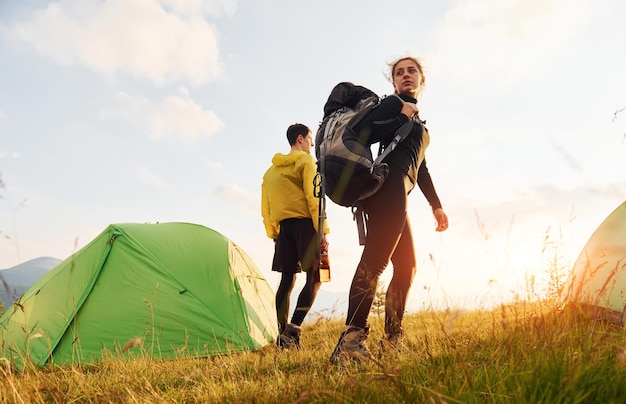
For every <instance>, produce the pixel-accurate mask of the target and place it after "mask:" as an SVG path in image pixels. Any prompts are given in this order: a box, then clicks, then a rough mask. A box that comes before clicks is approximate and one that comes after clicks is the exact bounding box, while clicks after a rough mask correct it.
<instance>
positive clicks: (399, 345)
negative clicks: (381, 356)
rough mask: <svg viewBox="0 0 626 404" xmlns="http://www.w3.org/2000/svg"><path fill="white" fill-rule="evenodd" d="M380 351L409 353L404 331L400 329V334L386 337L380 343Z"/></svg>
mask: <svg viewBox="0 0 626 404" xmlns="http://www.w3.org/2000/svg"><path fill="white" fill-rule="evenodd" d="M380 350H381V352H402V351H409V350H410V349H409V347H408V346H406V344H405V343H404V330H402V329H400V331H399V332H396V333H393V334H387V335H385V336H384V337H383V339H382V340H381V341H380Z"/></svg>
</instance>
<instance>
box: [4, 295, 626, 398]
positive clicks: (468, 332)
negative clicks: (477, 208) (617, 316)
mask: <svg viewBox="0 0 626 404" xmlns="http://www.w3.org/2000/svg"><path fill="white" fill-rule="evenodd" d="M553 308H554V305H553V304H550V303H546V302H543V303H534V304H527V303H520V304H516V305H511V306H502V307H500V308H499V309H497V310H493V311H475V312H462V311H451V310H449V311H442V312H429V311H427V312H420V313H415V314H411V315H409V316H408V317H407V318H406V321H405V326H406V331H407V336H406V337H407V338H406V342H407V346H408V349H407V350H405V351H402V352H393V353H389V352H387V353H385V352H381V351H380V349H379V347H378V342H379V340H380V338H381V336H382V319H381V318H378V317H372V318H371V333H370V339H369V341H368V345H369V347H370V349H371V350H372V351H373V353H374V354H375V356H376V358H377V360H376V361H375V362H371V363H366V364H353V363H350V364H347V365H341V366H336V365H331V364H330V363H329V361H328V358H329V356H330V353H331V351H332V349H333V347H334V345H335V343H336V341H337V338H338V335H339V332H340V330H341V329H342V327H343V325H342V322H341V321H335V320H332V321H331V320H320V321H318V322H317V323H316V324H309V325H307V326H305V331H304V335H303V341H302V344H303V349H301V350H300V351H283V352H276V351H275V349H274V348H273V347H272V346H270V347H266V348H265V349H263V350H260V351H257V352H250V353H244V354H236V355H231V356H222V357H214V358H203V359H187V358H184V357H181V358H180V359H177V360H169V361H155V360H149V359H138V360H134V361H125V360H119V359H115V358H110V359H107V360H105V361H103V362H101V363H98V364H92V365H76V366H72V367H55V366H49V367H46V368H43V369H34V368H27V369H26V370H24V371H23V372H19V373H16V372H14V371H12V370H11V369H10V368H9V367H6V366H4V367H0V372H1V374H0V403H38V402H151V403H165V402H168V403H171V402H220V403H221V402H224V403H240V402H241V403H244V402H245V403H276V402H292V403H334V402H346V403H352V402H353V403H362V402H369V403H399V402H406V403H422V402H424V403H440V402H441V403H443V402H446V403H457V402H458V403H518V402H529V403H538V402H543V403H560V402H563V403H565V402H566V403H585V402H603V403H617V402H626V389H625V388H624V386H626V341H625V339H624V333H623V330H622V328H621V327H616V326H615V325H611V324H610V323H605V322H601V321H597V320H592V319H589V318H585V317H584V316H580V315H577V316H576V315H572V314H567V313H562V312H557V311H554V310H553ZM0 361H2V359H1V358H0ZM5 361H6V360H5Z"/></svg>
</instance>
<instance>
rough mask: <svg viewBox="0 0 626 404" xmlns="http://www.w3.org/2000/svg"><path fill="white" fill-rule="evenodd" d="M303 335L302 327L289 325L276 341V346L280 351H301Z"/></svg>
mask: <svg viewBox="0 0 626 404" xmlns="http://www.w3.org/2000/svg"><path fill="white" fill-rule="evenodd" d="M301 333H302V327H300V326H299V325H295V324H292V323H289V324H287V325H286V326H285V329H284V330H283V332H282V333H281V334H280V335H279V336H278V340H276V346H277V347H278V348H279V349H292V348H295V349H300V334H301Z"/></svg>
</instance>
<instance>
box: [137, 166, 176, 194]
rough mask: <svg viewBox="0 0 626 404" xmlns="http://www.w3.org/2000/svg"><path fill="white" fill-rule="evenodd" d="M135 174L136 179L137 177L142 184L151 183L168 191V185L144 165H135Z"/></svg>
mask: <svg viewBox="0 0 626 404" xmlns="http://www.w3.org/2000/svg"><path fill="white" fill-rule="evenodd" d="M135 175H136V177H137V179H139V180H140V181H141V182H143V183H144V184H148V185H151V186H153V187H155V188H157V189H160V190H163V191H169V186H168V185H167V184H166V183H165V182H164V181H163V180H161V178H159V177H158V176H157V175H156V174H154V173H153V172H152V171H150V169H149V168H148V167H146V166H144V165H141V166H139V167H137V169H136V173H135Z"/></svg>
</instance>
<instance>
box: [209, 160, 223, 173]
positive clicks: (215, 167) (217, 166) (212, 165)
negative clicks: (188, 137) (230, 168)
mask: <svg viewBox="0 0 626 404" xmlns="http://www.w3.org/2000/svg"><path fill="white" fill-rule="evenodd" d="M208 166H209V169H210V170H211V171H222V170H223V169H224V164H222V163H221V162H219V161H212V162H209V163H208Z"/></svg>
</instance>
